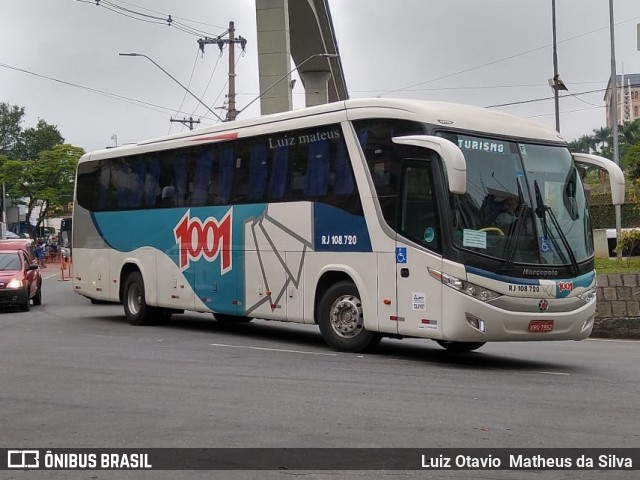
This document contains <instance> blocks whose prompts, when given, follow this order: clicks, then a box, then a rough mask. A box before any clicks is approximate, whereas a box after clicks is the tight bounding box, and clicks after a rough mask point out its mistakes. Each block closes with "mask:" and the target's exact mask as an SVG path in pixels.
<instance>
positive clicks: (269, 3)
mask: <svg viewBox="0 0 640 480" xmlns="http://www.w3.org/2000/svg"><path fill="white" fill-rule="evenodd" d="M296 1H297V0H296ZM256 23H257V30H258V32H257V33H258V72H259V80H260V92H265V93H264V94H263V95H262V96H261V98H260V113H261V114H262V115H268V114H270V113H278V112H286V111H289V110H291V109H292V108H293V102H292V100H291V87H290V86H289V79H286V78H284V79H283V78H282V77H283V75H286V72H288V71H290V70H291V44H290V29H289V0H256Z"/></svg>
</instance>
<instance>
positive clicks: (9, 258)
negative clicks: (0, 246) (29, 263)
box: [0, 253, 20, 271]
mask: <svg viewBox="0 0 640 480" xmlns="http://www.w3.org/2000/svg"><path fill="white" fill-rule="evenodd" d="M5 270H20V257H19V256H18V254H17V253H0V271H5Z"/></svg>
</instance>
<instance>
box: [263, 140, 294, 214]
mask: <svg viewBox="0 0 640 480" xmlns="http://www.w3.org/2000/svg"><path fill="white" fill-rule="evenodd" d="M271 155H272V162H271V168H270V171H269V189H268V192H267V197H268V199H269V200H271V201H278V200H284V196H285V193H286V190H287V179H288V175H289V148H288V147H277V148H275V149H273V150H271Z"/></svg>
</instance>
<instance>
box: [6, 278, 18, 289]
mask: <svg viewBox="0 0 640 480" xmlns="http://www.w3.org/2000/svg"><path fill="white" fill-rule="evenodd" d="M7 288H22V280H15V279H14V280H11V281H10V282H9V283H7Z"/></svg>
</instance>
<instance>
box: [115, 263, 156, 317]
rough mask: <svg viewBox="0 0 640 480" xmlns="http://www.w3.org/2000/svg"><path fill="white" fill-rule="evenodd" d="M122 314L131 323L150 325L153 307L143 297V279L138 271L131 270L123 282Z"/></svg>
mask: <svg viewBox="0 0 640 480" xmlns="http://www.w3.org/2000/svg"><path fill="white" fill-rule="evenodd" d="M123 299H124V301H123V302H122V304H123V305H124V316H125V317H126V319H127V320H128V321H129V324H131V325H136V326H138V325H152V324H153V321H154V318H153V317H154V313H155V312H154V308H153V307H150V306H149V305H147V303H146V302H145V299H144V281H143V280H142V275H140V272H132V273H130V274H129V276H128V277H127V280H126V282H125V283H124V297H123Z"/></svg>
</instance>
